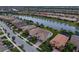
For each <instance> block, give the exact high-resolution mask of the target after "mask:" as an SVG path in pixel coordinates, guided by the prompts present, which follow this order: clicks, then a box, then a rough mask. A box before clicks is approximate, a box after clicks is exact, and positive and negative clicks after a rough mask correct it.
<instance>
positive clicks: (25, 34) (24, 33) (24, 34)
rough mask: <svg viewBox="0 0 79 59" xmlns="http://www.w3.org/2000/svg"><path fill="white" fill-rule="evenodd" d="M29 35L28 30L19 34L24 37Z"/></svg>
mask: <svg viewBox="0 0 79 59" xmlns="http://www.w3.org/2000/svg"><path fill="white" fill-rule="evenodd" d="M28 35H29V33H28V32H22V34H21V36H23V37H24V38H26V37H27V36H28Z"/></svg>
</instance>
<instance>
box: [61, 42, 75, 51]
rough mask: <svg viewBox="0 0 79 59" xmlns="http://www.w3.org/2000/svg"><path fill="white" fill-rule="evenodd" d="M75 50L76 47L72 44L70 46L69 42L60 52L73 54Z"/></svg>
mask: <svg viewBox="0 0 79 59" xmlns="http://www.w3.org/2000/svg"><path fill="white" fill-rule="evenodd" d="M75 48H76V47H75V45H74V44H72V43H71V42H68V43H67V45H66V47H65V48H64V49H63V50H62V52H73V50H74V49H75Z"/></svg>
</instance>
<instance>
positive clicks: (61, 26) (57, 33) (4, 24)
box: [0, 7, 79, 52]
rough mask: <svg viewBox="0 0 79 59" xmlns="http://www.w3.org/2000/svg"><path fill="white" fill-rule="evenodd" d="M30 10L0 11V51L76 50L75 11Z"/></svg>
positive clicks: (78, 18) (77, 23) (78, 33)
mask: <svg viewBox="0 0 79 59" xmlns="http://www.w3.org/2000/svg"><path fill="white" fill-rule="evenodd" d="M26 8H29V9H30V7H26ZM33 8H34V7H33ZM36 8H37V7H36ZM64 8H65V7H64ZM49 9H50V8H49ZM33 10H34V9H33ZM33 10H32V9H31V10H30V11H27V10H26V11H25V10H24V11H17V12H15V11H14V12H13V13H12V12H11V11H10V12H9V11H8V12H0V13H1V14H0V52H79V16H78V15H75V14H74V13H72V14H68V12H67V13H59V12H56V11H54V12H49V11H44V10H43V11H40V10H41V9H40V10H38V8H37V10H38V11H36V12H35V11H33ZM58 10H59V9H58ZM28 12H29V13H28Z"/></svg>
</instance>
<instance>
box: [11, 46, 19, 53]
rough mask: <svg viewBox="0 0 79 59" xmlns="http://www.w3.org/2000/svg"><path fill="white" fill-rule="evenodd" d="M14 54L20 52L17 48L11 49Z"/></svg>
mask: <svg viewBox="0 0 79 59" xmlns="http://www.w3.org/2000/svg"><path fill="white" fill-rule="evenodd" d="M10 50H11V51H12V52H20V51H19V50H18V49H17V48H16V47H15V48H11V49H10Z"/></svg>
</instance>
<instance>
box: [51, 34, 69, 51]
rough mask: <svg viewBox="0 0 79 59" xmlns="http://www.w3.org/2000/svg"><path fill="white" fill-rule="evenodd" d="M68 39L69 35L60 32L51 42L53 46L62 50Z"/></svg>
mask: <svg viewBox="0 0 79 59" xmlns="http://www.w3.org/2000/svg"><path fill="white" fill-rule="evenodd" d="M68 39H69V37H67V36H65V35H62V34H58V35H56V36H55V37H54V38H53V39H52V40H51V41H50V44H51V46H52V47H55V48H57V49H59V50H62V49H63V48H64V46H65V45H66V43H67V41H68Z"/></svg>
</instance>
